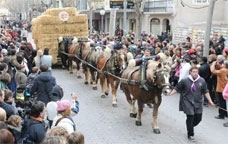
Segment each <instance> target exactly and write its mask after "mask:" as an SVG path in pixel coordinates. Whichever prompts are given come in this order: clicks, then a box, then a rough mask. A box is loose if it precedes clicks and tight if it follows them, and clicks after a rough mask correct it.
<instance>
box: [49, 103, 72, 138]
mask: <svg viewBox="0 0 228 144" xmlns="http://www.w3.org/2000/svg"><path fill="white" fill-rule="evenodd" d="M57 111H58V114H57V116H56V117H55V118H54V120H53V124H52V127H54V126H62V127H64V128H65V129H66V130H67V131H68V134H70V133H72V132H74V131H76V125H75V123H74V121H73V119H72V117H71V116H70V114H71V104H70V101H69V100H61V101H58V102H57Z"/></svg>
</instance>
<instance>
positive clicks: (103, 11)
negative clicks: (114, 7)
mask: <svg viewBox="0 0 228 144" xmlns="http://www.w3.org/2000/svg"><path fill="white" fill-rule="evenodd" d="M100 15H101V33H103V32H104V26H103V17H104V15H105V10H104V9H101V10H100Z"/></svg>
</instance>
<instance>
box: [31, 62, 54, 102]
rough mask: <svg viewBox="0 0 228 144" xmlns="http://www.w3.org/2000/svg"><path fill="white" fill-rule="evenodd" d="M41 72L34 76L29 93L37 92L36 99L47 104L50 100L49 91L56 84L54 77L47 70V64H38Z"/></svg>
mask: <svg viewBox="0 0 228 144" xmlns="http://www.w3.org/2000/svg"><path fill="white" fill-rule="evenodd" d="M40 71H41V73H40V74H39V75H38V76H37V77H36V78H35V80H34V83H33V85H32V87H31V90H30V94H31V95H33V94H34V93H35V92H36V93H37V100H39V101H42V102H44V103H45V104H47V103H48V102H49V101H51V95H52V94H51V91H52V88H53V87H54V86H55V85H56V80H55V77H53V76H52V75H51V74H50V73H49V72H48V66H47V65H41V66H40Z"/></svg>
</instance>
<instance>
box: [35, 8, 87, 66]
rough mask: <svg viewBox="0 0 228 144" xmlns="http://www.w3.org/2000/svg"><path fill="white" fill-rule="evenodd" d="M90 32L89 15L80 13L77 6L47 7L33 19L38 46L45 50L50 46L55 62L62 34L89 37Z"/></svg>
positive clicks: (54, 61)
mask: <svg viewBox="0 0 228 144" xmlns="http://www.w3.org/2000/svg"><path fill="white" fill-rule="evenodd" d="M62 14H63V15H62ZM62 16H63V17H62ZM66 17H67V18H66ZM88 34H89V32H88V18H87V15H85V14H78V13H77V10H76V8H73V7H68V8H52V9H47V10H46V12H44V13H43V14H42V15H40V16H39V17H37V18H34V19H33V20H32V37H33V39H34V42H35V44H36V48H37V49H41V50H42V51H43V50H44V48H46V47H48V48H49V49H50V50H49V53H50V55H52V57H53V64H57V63H58V60H57V55H58V38H59V37H60V36H61V37H66V36H70V37H77V38H79V39H80V38H81V39H87V38H88Z"/></svg>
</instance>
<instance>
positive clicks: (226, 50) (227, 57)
mask: <svg viewBox="0 0 228 144" xmlns="http://www.w3.org/2000/svg"><path fill="white" fill-rule="evenodd" d="M223 56H224V57H225V59H228V47H227V48H225V49H224V51H223Z"/></svg>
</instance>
